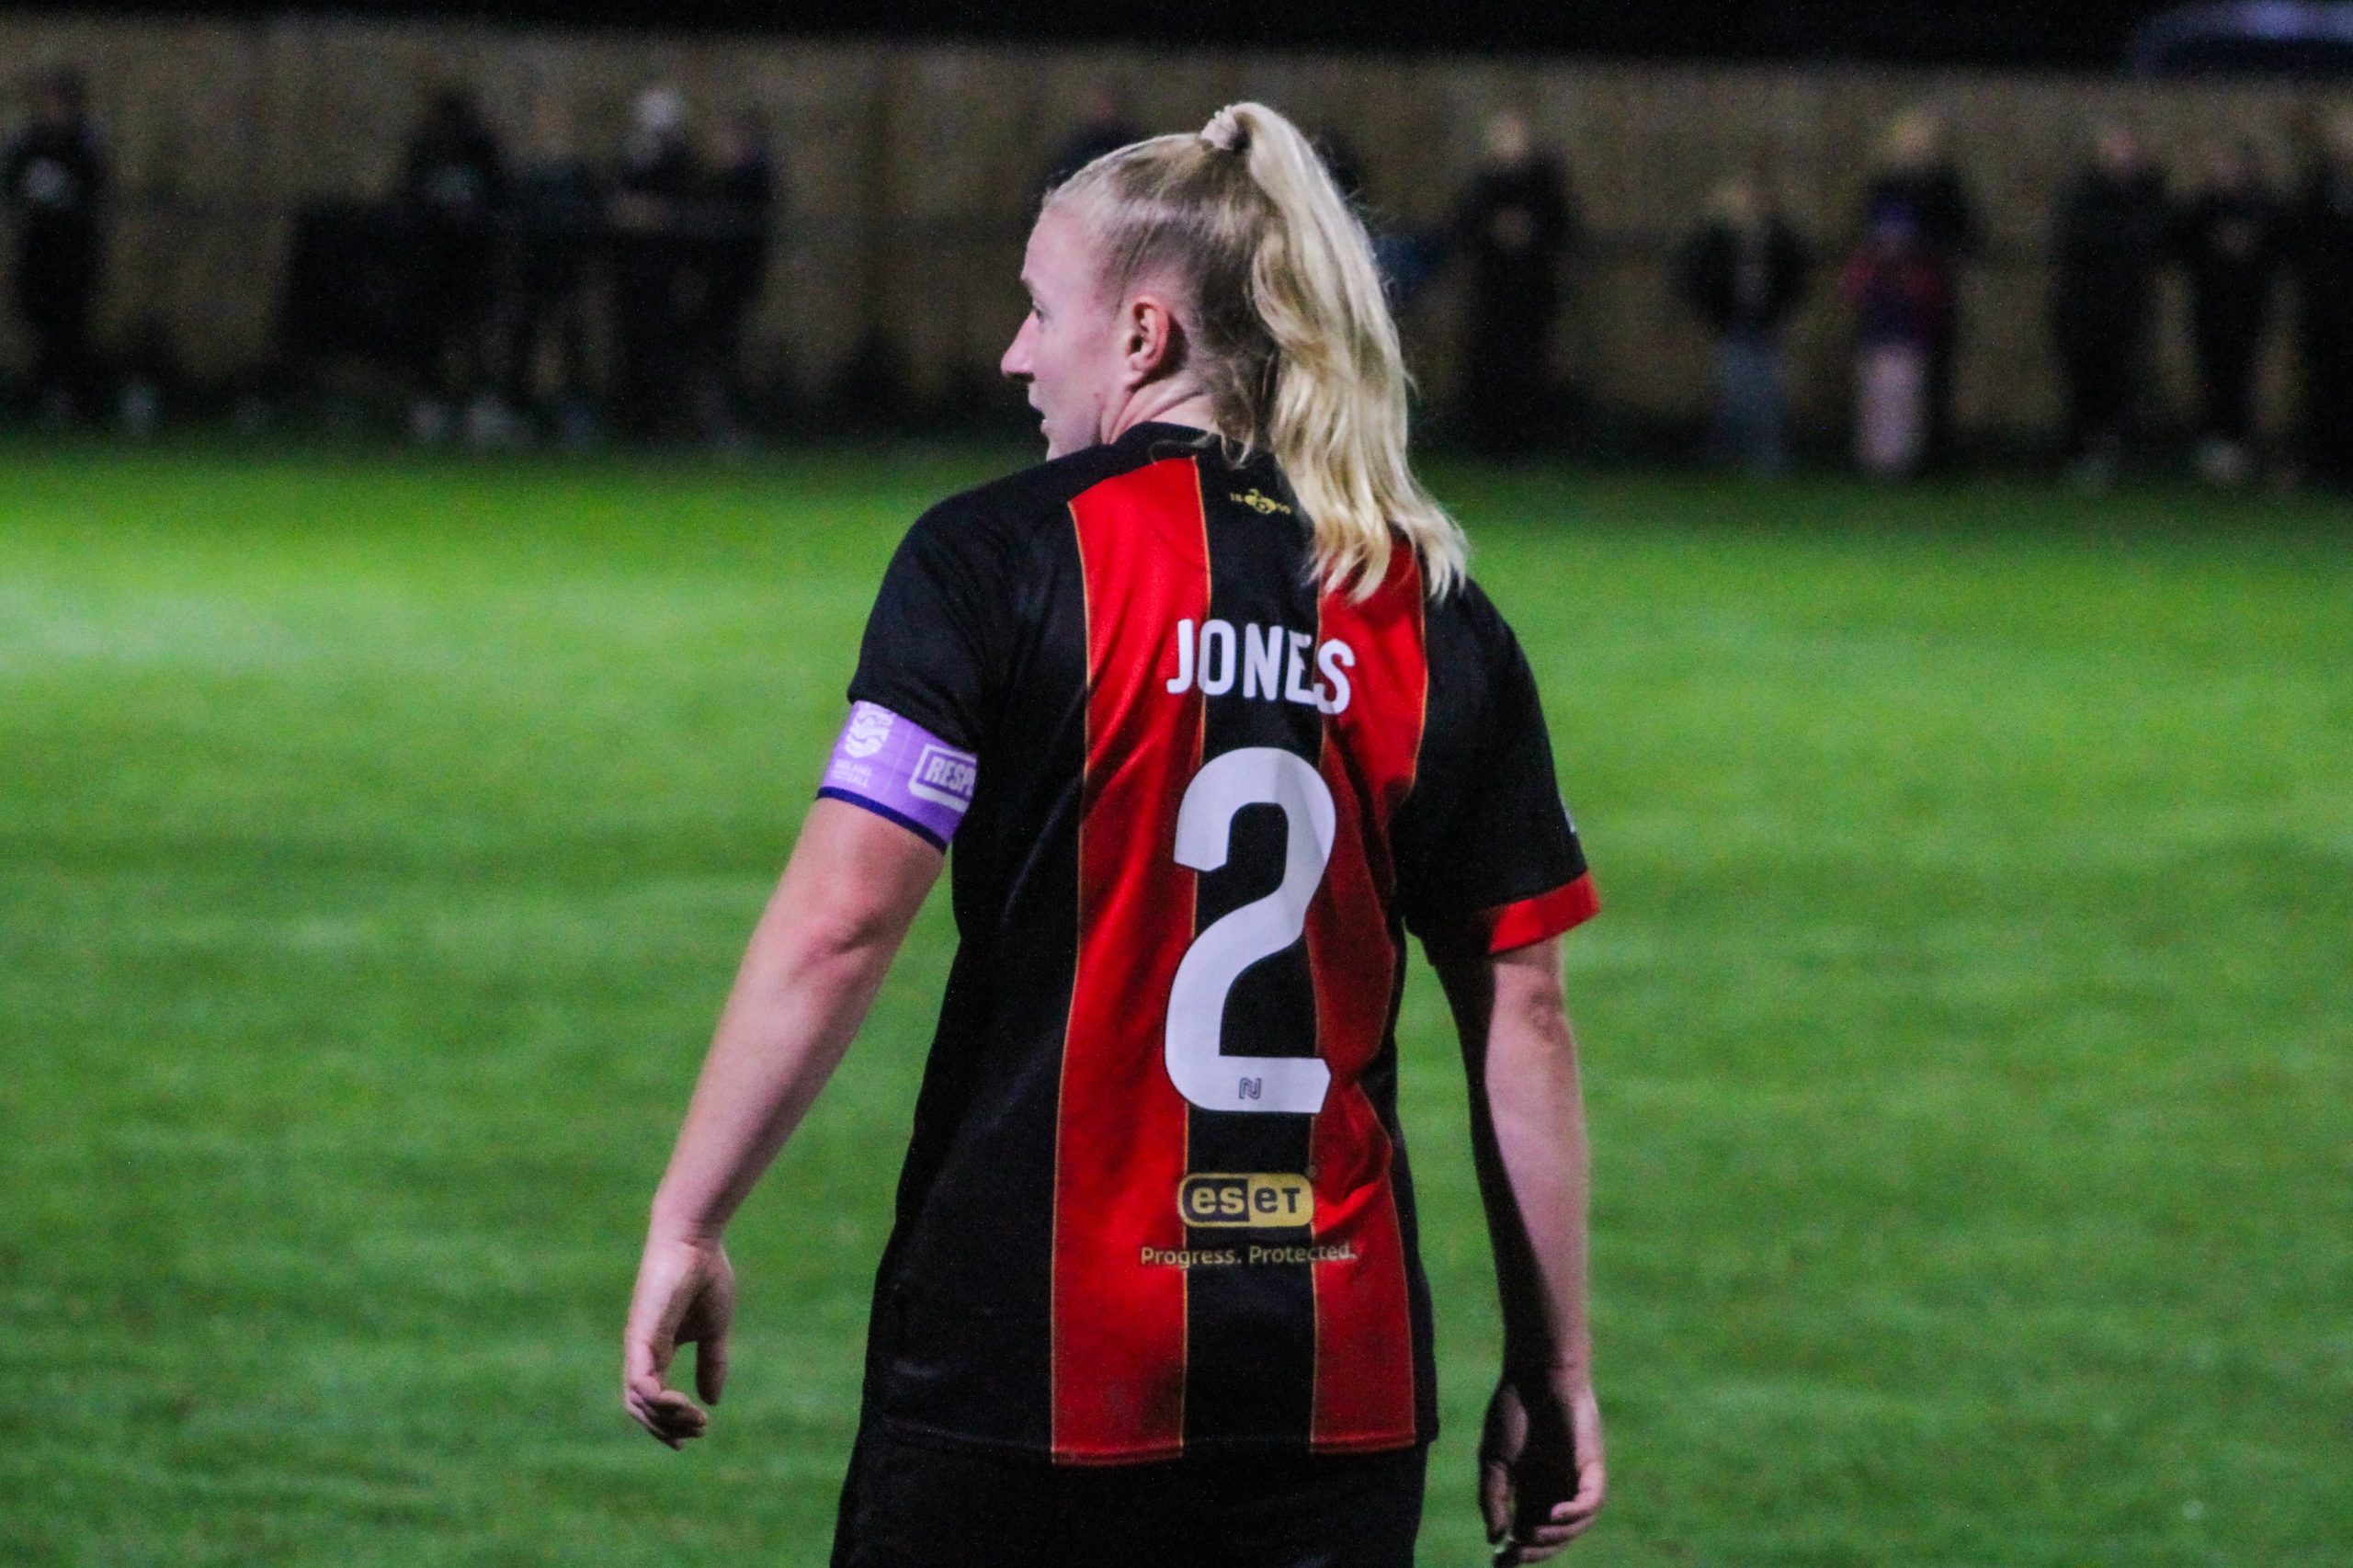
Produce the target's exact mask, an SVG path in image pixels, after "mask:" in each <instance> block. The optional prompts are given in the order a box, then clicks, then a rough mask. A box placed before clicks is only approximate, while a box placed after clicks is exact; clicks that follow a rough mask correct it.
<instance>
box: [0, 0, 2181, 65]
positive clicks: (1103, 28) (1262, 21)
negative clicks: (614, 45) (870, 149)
mask: <svg viewBox="0 0 2353 1568" xmlns="http://www.w3.org/2000/svg"><path fill="white" fill-rule="evenodd" d="M2170 8H2171V7H2170V6H2166V5H2164V4H2148V3H2146V0H2143V3H2141V4H2120V3H2116V0H2070V3H2061V4H2052V3H2050V0H2045V3H2043V4H2038V5H2021V4H2012V3H2004V0H1889V3H1886V4H1877V5H1840V4H1834V3H1832V0H1779V3H1777V4H1761V5H1730V4H1723V3H1722V0H1718V3H1715V4H1698V3H1695V0H1619V3H1616V4H1608V5H1593V4H1580V3H1577V0H1566V3H1562V0H1554V3H1552V4H1549V5H1548V4H1542V3H1540V0H1538V3H1531V0H1449V3H1448V4H1443V5H1431V4H1428V3H1427V0H1416V3H1412V4H1405V3H1398V0H1390V3H1387V4H1364V5H1348V6H1345V7H1343V6H1335V5H1332V4H1329V3H1324V4H1284V3H1282V0H1106V3H1103V4H1098V5H1094V6H1076V5H1073V4H1071V3H1070V0H932V3H930V4H921V3H916V0H896V3H888V0H886V3H875V0H781V3H779V0H670V3H668V4H664V5H659V6H656V5H652V4H649V3H648V0H501V3H497V4H471V5H469V4H442V5H433V4H428V3H425V0H411V3H407V4H402V3H398V0H394V3H391V4H385V3H381V0H380V3H374V4H343V5H300V4H298V5H287V4H283V3H280V4H274V5H268V4H258V3H255V0H187V3H184V4H178V5H172V4H162V5H144V6H122V5H101V4H95V3H91V0H79V3H76V0H65V3H63V4H51V5H41V6H21V5H15V4H10V3H7V0H0V11H9V10H16V11H46V12H51V13H54V12H58V11H80V12H87V13H97V12H103V13H106V14H108V15H110V16H122V15H125V14H126V13H132V14H145V15H183V16H187V15H199V16H221V17H255V18H260V17H270V16H280V15H286V14H289V13H292V14H310V15H333V16H339V17H450V18H471V19H476V20H483V21H506V22H535V23H558V24H567V25H572V26H585V27H632V28H634V27H659V28H662V29H663V30H665V31H694V30H725V31H751V32H767V33H794V34H829V35H836V36H875V35H887V36H891V37H893V38H900V39H906V40H917V39H973V40H990V39H1058V40H1107V41H1122V42H1135V41H1146V42H1150V41H1155V40H1157V41H1163V42H1166V43H1170V44H1185V45H1200V44H1230V45H1233V46H1236V47H1251V46H1256V47H1281V48H1318V49H1378V50H1444V51H1506V50H1508V51H1530V50H1533V51H1548V52H1562V53H1583V54H1597V55H1608V56H1615V57H1620V58H1629V57H1631V58H1655V59H1699V60H1861V61H1882V62H1890V63H1918V64H1977V65H2001V66H2011V67H2017V66H2028V67H2035V66H2041V67H2051V68H2059V69H2085V68H2092V69H2098V68H2105V67H2109V66H2113V65H2115V64H2117V63H2118V62H2120V60H2121V59H2122V57H2123V53H2124V47H2125V44H2126V41H2127V40H2129V39H2130V38H2131V33H2132V30H2133V28H2135V27H2136V26H2138V25H2139V24H2140V23H2141V22H2143V21H2144V20H2146V19H2147V18H2148V17H2153V16H2155V15H2158V14H2159V13H2161V12H2163V11H2165V10H2167V9H2170Z"/></svg>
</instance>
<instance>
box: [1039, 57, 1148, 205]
mask: <svg viewBox="0 0 2353 1568" xmlns="http://www.w3.org/2000/svg"><path fill="white" fill-rule="evenodd" d="M1142 139H1143V131H1142V130H1140V129H1139V128H1138V127H1137V125H1136V123H1135V121H1134V120H1133V119H1131V118H1130V117H1129V115H1128V111H1127V109H1126V108H1125V106H1123V105H1122V104H1121V103H1120V95H1119V94H1117V93H1115V92H1113V91H1112V90H1111V89H1110V88H1108V87H1097V88H1095V89H1094V90H1093V91H1091V92H1089V93H1088V94H1087V95H1086V114H1085V116H1084V117H1083V118H1082V119H1080V120H1079V122H1078V128H1077V129H1076V130H1075V131H1072V132H1071V133H1070V137H1069V139H1068V140H1066V141H1065V142H1063V144H1062V146H1061V147H1060V148H1058V149H1056V150H1055V153H1054V157H1053V162H1051V164H1049V165H1046V176H1045V178H1043V179H1041V180H1040V181H1039V182H1038V189H1039V191H1040V193H1041V194H1042V193H1043V192H1046V191H1049V190H1051V189H1053V188H1054V187H1056V186H1058V185H1060V184H1062V183H1063V181H1064V180H1066V179H1068V178H1070V176H1073V175H1074V174H1076V173H1078V171H1079V170H1081V169H1083V168H1085V167H1086V165H1089V164H1091V163H1093V162H1094V161H1095V160H1096V159H1097V158H1099V157H1101V156H1102V155H1103V154H1104V153H1108V152H1111V151H1113V150H1114V149H1116V148H1120V147H1124V146H1126V145H1127V144H1128V143H1129V142H1140V141H1142ZM1023 222H1025V223H1026V222H1028V219H1027V218H1025V219H1024V220H1023Z"/></svg>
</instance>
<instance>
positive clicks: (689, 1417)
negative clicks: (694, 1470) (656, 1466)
mask: <svg viewBox="0 0 2353 1568" xmlns="http://www.w3.org/2000/svg"><path fill="white" fill-rule="evenodd" d="M630 1414H631V1415H634V1416H636V1417H637V1419H638V1424H639V1425H640V1426H643V1427H644V1428H645V1429H646V1430H647V1431H649V1432H651V1433H653V1434H654V1436H655V1437H659V1438H661V1439H662V1440H663V1441H664V1442H665V1443H668V1444H669V1445H670V1446H671V1447H672V1448H676V1447H677V1446H678V1444H679V1443H680V1442H681V1441H683V1440H684V1439H686V1438H688V1437H701V1436H702V1435H703V1432H704V1430H705V1429H706V1428H707V1427H708V1426H710V1417H709V1416H708V1415H704V1414H703V1413H702V1411H700V1410H699V1409H697V1408H696V1406H695V1403H694V1402H693V1401H692V1400H690V1399H688V1397H687V1396H686V1395H685V1394H682V1393H679V1392H676V1390H672V1389H659V1390H655V1391H654V1392H646V1391H643V1390H633V1391H631V1401H630Z"/></svg>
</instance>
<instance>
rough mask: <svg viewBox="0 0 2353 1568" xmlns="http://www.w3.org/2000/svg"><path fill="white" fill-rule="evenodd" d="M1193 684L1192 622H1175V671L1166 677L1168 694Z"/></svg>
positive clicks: (1175, 692)
mask: <svg viewBox="0 0 2353 1568" xmlns="http://www.w3.org/2000/svg"><path fill="white" fill-rule="evenodd" d="M1192 684H1193V623H1192V621H1191V620H1190V619H1186V620H1180V621H1178V622H1177V623H1176V674H1175V675H1173V676H1170V677H1169V678H1168V695H1169V696H1171V697H1175V696H1176V695H1177V694H1178V693H1180V692H1182V691H1185V690H1186V689H1188V687H1191V686H1192Z"/></svg>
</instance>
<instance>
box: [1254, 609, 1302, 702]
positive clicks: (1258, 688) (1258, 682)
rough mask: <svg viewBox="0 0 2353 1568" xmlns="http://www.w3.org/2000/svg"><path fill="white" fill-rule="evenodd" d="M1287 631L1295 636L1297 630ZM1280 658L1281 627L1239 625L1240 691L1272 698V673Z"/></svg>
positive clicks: (1278, 667) (1280, 662) (1280, 660)
mask: <svg viewBox="0 0 2353 1568" xmlns="http://www.w3.org/2000/svg"><path fill="white" fill-rule="evenodd" d="M1291 635H1292V636H1294V637H1296V636H1298V635H1299V633H1297V632H1295V631H1294V632H1292V633H1291ZM1282 659H1283V629H1282V628H1281V627H1279V626H1257V625H1250V626H1245V627H1244V628H1243V629H1242V695H1243V696H1245V697H1263V698H1266V699H1268V700H1269V701H1271V700H1273V699H1274V695H1275V673H1276V671H1277V670H1279V669H1280V668H1281V667H1282Z"/></svg>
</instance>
